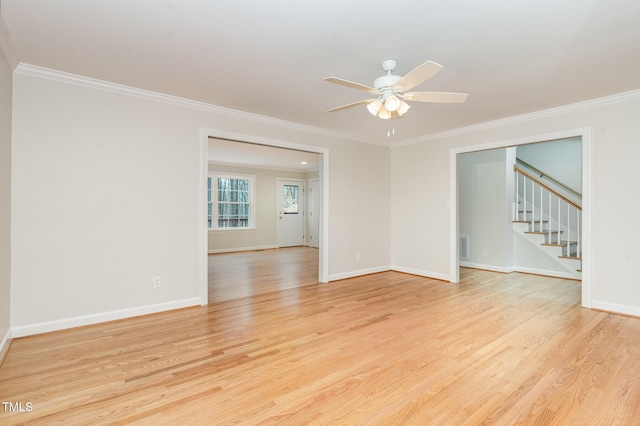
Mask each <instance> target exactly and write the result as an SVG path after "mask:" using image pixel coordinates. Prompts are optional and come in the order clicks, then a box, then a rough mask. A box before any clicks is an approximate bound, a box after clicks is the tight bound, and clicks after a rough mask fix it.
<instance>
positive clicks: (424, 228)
mask: <svg viewBox="0 0 640 426" xmlns="http://www.w3.org/2000/svg"><path fill="white" fill-rule="evenodd" d="M639 114H640V92H633V93H629V94H626V95H620V96H618V97H612V98H606V99H601V100H597V101H592V102H589V103H583V104H579V105H573V106H570V107H566V108H558V109H554V110H550V111H543V112H540V113H536V114H531V115H529V116H526V117H518V118H514V119H511V120H502V121H500V122H496V123H487V124H484V125H482V126H477V127H475V128H469V129H460V130H458V131H455V132H450V133H449V134H448V135H447V134H443V135H440V136H435V137H432V138H429V139H428V140H427V138H425V141H424V142H422V143H417V144H412V145H405V146H397V147H395V148H393V150H392V155H391V180H392V182H391V189H392V192H391V193H392V197H391V200H392V228H391V229H392V231H391V234H392V244H391V247H392V252H391V260H392V263H393V264H395V265H399V266H401V267H403V268H405V269H411V270H414V271H418V272H422V273H423V274H430V275H432V276H439V277H446V278H448V277H450V260H451V259H450V253H451V247H450V221H449V212H448V210H447V208H446V202H447V200H448V199H449V185H450V178H451V174H450V173H451V170H450V168H451V162H450V158H451V151H452V149H455V148H459V149H463V148H464V147H472V146H474V145H475V146H479V147H481V146H486V145H491V144H493V143H498V142H501V141H506V142H509V141H512V140H513V141H517V140H520V139H527V140H528V139H530V138H533V137H534V136H536V135H542V136H544V135H545V134H555V133H557V132H567V131H569V130H571V129H581V128H590V129H591V155H590V161H591V180H592V181H591V182H590V183H589V182H586V183H585V187H588V188H590V190H591V194H590V195H591V198H590V200H591V201H590V203H589V206H590V209H591V210H590V211H589V212H588V214H589V215H590V216H591V224H592V229H591V247H592V251H591V258H590V259H586V261H587V262H588V261H589V260H590V264H589V265H583V266H584V268H583V269H584V270H585V272H587V273H590V274H591V298H592V301H591V302H592V306H593V307H595V308H601V309H608V310H612V311H615V312H624V313H629V314H633V315H640V285H639V284H640V283H639V279H638V274H637V268H636V266H635V265H636V264H637V262H638V261H639V260H640V246H638V244H636V241H637V240H638V238H637V234H638V231H637V229H638V228H637V227H636V224H635V217H634V216H633V215H629V214H622V215H621V214H620V212H633V211H638V209H640V198H638V197H634V196H629V194H635V193H637V190H636V189H637V184H636V182H637V181H638V172H637V166H636V163H637V159H638V158H639V156H640V144H639V143H638V140H639V137H640V121H639V120H637V117H638V115H639ZM544 140H546V139H544ZM414 195H415V196H414ZM584 195H585V194H583V196H584ZM620 236H626V237H625V238H620Z"/></svg>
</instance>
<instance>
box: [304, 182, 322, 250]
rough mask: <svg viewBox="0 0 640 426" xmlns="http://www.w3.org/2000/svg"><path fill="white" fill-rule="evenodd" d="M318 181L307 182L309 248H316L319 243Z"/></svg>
mask: <svg viewBox="0 0 640 426" xmlns="http://www.w3.org/2000/svg"><path fill="white" fill-rule="evenodd" d="M319 183H320V181H319V180H318V179H310V180H309V203H308V204H307V205H308V206H309V207H308V209H307V214H308V221H307V223H308V224H309V245H310V246H311V247H316V248H317V247H318V243H319V236H318V233H319V229H320V207H319V204H318V201H319V198H318V196H319V193H318V191H319V190H318V186H319Z"/></svg>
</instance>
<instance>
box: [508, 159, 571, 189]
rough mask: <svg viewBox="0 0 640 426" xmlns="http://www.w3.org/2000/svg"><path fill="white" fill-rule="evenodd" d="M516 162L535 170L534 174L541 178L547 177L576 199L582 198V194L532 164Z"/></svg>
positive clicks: (517, 160)
mask: <svg viewBox="0 0 640 426" xmlns="http://www.w3.org/2000/svg"><path fill="white" fill-rule="evenodd" d="M516 162H518V163H521V164H522V165H523V166H525V167H527V168H529V169H531V170H533V171H534V172H536V173H537V174H539V175H540V177H543V176H544V177H545V179H548V180H550V181H551V182H553V183H555V184H556V185H558V186H559V187H561V188H562V189H564V190H565V191H567V192H570V193H572V194H573V195H575V196H576V197H579V198H582V194H580V193H579V192H577V191H575V190H573V189H571V188H569V187H568V186H567V185H565V184H564V183H562V182H560V181H558V180H556V179H554V178H552V177H551V176H549V175H548V174H546V173H545V172H543V171H542V170H540V169H538V168H536V167H533V166H532V165H531V164H529V163H527V162H526V161H522V160H521V159H519V158H516ZM536 181H538V179H536Z"/></svg>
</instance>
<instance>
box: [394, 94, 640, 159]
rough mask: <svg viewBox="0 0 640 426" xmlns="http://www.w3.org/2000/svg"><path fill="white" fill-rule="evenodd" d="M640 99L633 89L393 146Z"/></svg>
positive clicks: (406, 140) (406, 141) (408, 140)
mask: <svg viewBox="0 0 640 426" xmlns="http://www.w3.org/2000/svg"><path fill="white" fill-rule="evenodd" d="M637 99H640V90H632V91H629V92H623V93H619V94H615V95H610V96H604V97H602V98H595V99H590V100H588V101H582V102H576V103H573V104H568V105H563V106H559V107H555V108H549V109H545V110H541V111H536V112H531V113H526V114H521V115H515V116H513V117H507V118H502V119H500V120H494V121H487V122H485V123H480V124H474V125H472V126H467V127H460V128H458V129H453V130H447V131H444V132H440V133H433V134H430V135H425V136H420V137H416V138H411V139H405V140H403V141H398V142H395V143H393V144H392V145H391V146H392V147H400V146H406V145H415V144H418V143H422V142H429V141H433V140H438V139H445V138H449V137H453V136H460V135H464V134H467V133H473V132H478V131H481V130H487V129H495V128H498V127H503V126H508V125H510V124H516V123H523V122H527V121H532V120H537V119H540V118H545V117H552V116H557V115H561V114H567V113H570V112H574V111H581V110H585V109H591V108H596V107H601V106H606V105H611V104H616V103H620V102H626V101H632V100H637Z"/></svg>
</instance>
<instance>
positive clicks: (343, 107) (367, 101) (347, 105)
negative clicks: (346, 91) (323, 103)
mask: <svg viewBox="0 0 640 426" xmlns="http://www.w3.org/2000/svg"><path fill="white" fill-rule="evenodd" d="M374 100H375V99H365V100H362V101H358V102H353V103H350V104H346V105H342V106H339V107H335V108H331V109H328V110H326V111H325V112H334V111H340V110H343V109H347V108H351V107H354V106H358V105H364V104H368V103H369V102H372V101H374Z"/></svg>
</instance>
